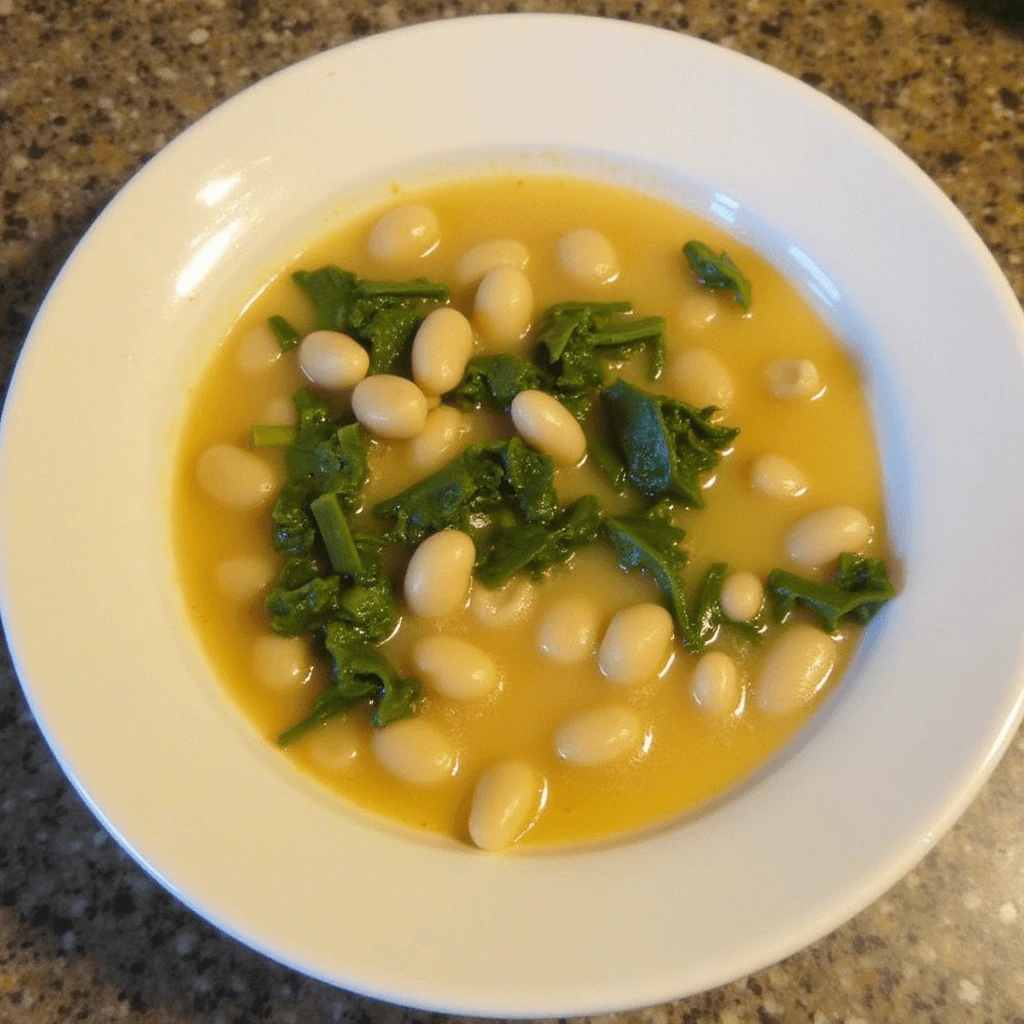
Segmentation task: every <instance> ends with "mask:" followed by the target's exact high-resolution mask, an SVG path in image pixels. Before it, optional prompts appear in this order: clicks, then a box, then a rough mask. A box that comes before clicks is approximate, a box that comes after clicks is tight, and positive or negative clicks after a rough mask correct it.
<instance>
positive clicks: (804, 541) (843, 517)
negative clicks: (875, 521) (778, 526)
mask: <svg viewBox="0 0 1024 1024" xmlns="http://www.w3.org/2000/svg"><path fill="white" fill-rule="evenodd" d="M869 540H871V521H870V520H869V519H868V517H867V516H866V515H864V513H863V512H861V511H860V509H856V508H851V507H850V506H849V505H831V506H829V507H828V508H819V509H818V511H817V512H812V513H811V514H810V515H807V516H804V517H803V519H801V520H800V521H799V522H798V523H797V524H796V526H794V527H793V528H792V529H791V530H790V531H789V533H788V534H787V535H786V554H787V555H789V557H790V558H792V559H793V561H794V562H799V563H800V564H801V565H806V566H809V567H811V568H814V567H817V566H822V565H826V564H828V563H829V562H831V561H832V560H833V559H834V558H838V557H839V556H840V555H841V554H842V553H843V552H844V551H852V552H854V553H859V552H861V551H863V550H864V548H865V547H866V545H867V543H868V541H869Z"/></svg>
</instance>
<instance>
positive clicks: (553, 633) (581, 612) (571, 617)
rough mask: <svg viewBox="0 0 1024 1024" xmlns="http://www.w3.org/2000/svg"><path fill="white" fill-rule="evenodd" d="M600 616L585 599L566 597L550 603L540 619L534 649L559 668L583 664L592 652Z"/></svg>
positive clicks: (595, 608) (593, 605)
mask: <svg viewBox="0 0 1024 1024" xmlns="http://www.w3.org/2000/svg"><path fill="white" fill-rule="evenodd" d="M600 622H601V613H600V611H599V610H598V607H597V605H596V604H594V602H593V601H590V600H588V599H587V598H585V597H567V598H564V599H563V600H561V601H558V602H557V603H556V604H553V605H552V606H551V607H550V608H549V609H548V610H547V612H545V613H544V617H543V618H542V619H541V620H540V627H539V628H538V630H537V646H538V647H539V648H540V649H541V652H542V653H543V654H546V655H547V656H548V657H549V658H550V659H551V660H552V661H557V662H558V663H559V664H561V665H570V664H572V663H574V662H577V661H582V660H583V659H584V658H586V657H587V656H588V655H589V654H590V652H591V651H592V650H593V649H594V644H595V643H596V642H597V630H598V626H599V625H600Z"/></svg>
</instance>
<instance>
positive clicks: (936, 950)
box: [0, 0, 1024, 1024]
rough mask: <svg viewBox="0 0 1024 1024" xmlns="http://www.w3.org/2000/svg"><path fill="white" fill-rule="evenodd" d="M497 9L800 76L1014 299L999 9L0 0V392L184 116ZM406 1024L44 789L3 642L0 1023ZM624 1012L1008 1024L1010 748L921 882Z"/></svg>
mask: <svg viewBox="0 0 1024 1024" xmlns="http://www.w3.org/2000/svg"><path fill="white" fill-rule="evenodd" d="M517 9H525V10H544V9H549V10H566V9H574V10H577V11H578V12H580V13H590V14H601V15H606V16H608V17H615V18H625V19H631V20H637V21H645V22H650V23H651V24H655V25H661V26H664V27H667V28H670V29H673V30H677V31H681V32H688V33H692V34H694V35H698V36H701V37H704V38H706V39H710V40H713V41H715V42H718V43H721V44H722V45H725V46H729V47H733V48H735V49H738V50H742V51H744V52H746V53H749V54H751V55H752V56H754V57H757V58H759V59H761V60H764V61H767V62H769V63H771V64H774V65H775V66H777V67H779V68H781V69H783V70H784V71H787V72H789V73H791V74H794V75H797V76H799V77H801V78H803V80H804V81H806V82H808V83H810V84H811V85H813V86H815V87H816V88H818V89H821V90H822V91H823V92H825V93H827V94H828V95H830V96H832V97H834V98H835V99H837V100H838V101H839V102H841V103H843V104H845V105H846V106H848V107H849V108H850V109H852V110H853V111H854V112H855V113H857V114H859V115H860V116H861V117H863V118H865V119H866V120H868V121H869V122H870V123H872V124H873V125H875V126H876V127H877V128H878V129H879V130H880V131H882V132H884V133H885V134H886V135H887V136H888V137H889V138H890V139H892V140H893V141H894V142H895V143H896V144H897V145H898V146H900V147H901V148H902V149H903V150H904V152H906V153H907V154H908V155H909V156H910V157H911V158H912V159H913V160H915V161H916V162H917V163H918V164H920V165H921V166H922V167H923V168H924V169H925V170H926V171H927V172H928V173H929V174H930V175H931V176H932V177H933V178H934V179H935V180H936V181H937V182H938V184H939V185H940V186H941V187H942V189H944V190H945V192H946V193H947V194H948V195H950V196H951V197H952V198H953V200H954V201H955V202H956V203H957V205H958V206H959V207H960V209H961V210H962V211H963V212H964V214H965V215H966V216H967V218H968V219H969V220H970V221H971V223H972V224H973V225H974V226H975V228H976V229H977V230H978V232H979V233H980V234H981V236H982V238H984V240H985V241H986V243H987V244H988V245H989V247H990V248H991V249H992V251H993V252H994V253H995V255H996V258H997V259H998V260H999V262H1000V264H1001V266H1002V268H1003V270H1004V271H1005V273H1006V274H1007V276H1008V278H1009V279H1010V281H1011V283H1012V284H1013V286H1014V288H1015V289H1016V292H1017V295H1018V297H1019V296H1021V295H1024V105H1022V98H1024V5H1022V4H1021V3H1020V0H1003V2H999V0H991V2H988V3H982V2H976V3H967V2H961V3H957V2H954V0H910V2H882V0H874V2H871V0H788V2H786V0H719V2H715V0H674V2H673V0H635V2H634V0H629V2H623V0H580V3H579V4H578V5H577V6H576V7H575V8H568V7H565V6H562V5H560V4H559V3H557V2H553V3H550V4H545V3H544V2H542V0H526V2H522V3H517V2H515V0H513V2H509V3H504V2H502V3H498V2H494V3H490V2H488V0H451V2H448V0H382V2H375V0H351V3H348V4H346V3H340V2H335V0H295V3H293V4H285V3H271V2H266V0H263V2H261V0H207V2H189V0H163V2H161V0H149V2H146V0H136V2H124V3H122V2H119V0H65V2H58V0H0V201H2V206H3V224H2V225H0V381H2V384H0V388H2V389H3V391H4V392H5V391H6V387H7V380H8V378H9V375H10V369H11V366H12V364H13V361H14V359H15V357H16V356H17V352H18V349H19V347H20V345H21V343H22V340H23V338H24V335H25V332H26V331H27V329H28V325H29V323H30V321H31V319H32V316H33V314H34V312H35V310H36V308H37V306H38V305H39V302H40V301H41V299H42V297H43V294H44V293H45V291H46V288H47V286H48V285H49V283H50V281H51V280H52V278H53V277H54V275H55V274H56V272H57V270H58V268H59V267H60V264H61V263H62V261H63V260H64V259H65V258H66V256H67V255H68V253H69V252H70V250H71V248H72V247H73V245H74V244H75V242H76V241H77V239H78V238H79V237H80V236H81V235H82V233H83V232H84V231H85V229H86V228H87V227H88V225H89V223H90V222H91V221H92V220H93V218H94V217H95V216H96V215H97V213H98V212H99V211H100V210H101V209H102V208H103V206H104V204H105V203H106V202H108V201H109V199H110V198H111V197H112V196H113V195H114V193H115V192H116V191H117V189H118V188H120V186H121V185H123V184H124V183H125V182H126V181H127V180H128V178H129V177H130V176H131V174H132V173H133V172H134V171H136V170H137V169H138V168H139V167H140V166H141V165H142V164H143V163H144V162H145V161H146V160H147V159H148V158H149V157H150V156H152V155H153V154H154V153H155V152H156V151H157V150H159V149H160V148H161V147H162V146H163V145H165V144H166V143H167V141H168V140H169V139H171V138H173V137H174V136H175V135H176V134H178V133H179V132H180V131H182V130H183V129H184V128H185V127H187V126H188V125H189V124H190V123H191V122H193V121H194V120H196V118H198V117H199V116H200V115H202V114H203V113H204V112H205V111H207V110H209V109H210V108H211V107H213V106H215V105H216V104H217V103H219V102H221V101H222V100H224V99H226V98H227V97H229V96H231V95H232V94H234V93H236V92H238V91H239V90H240V89H242V88H244V87H245V86H247V85H249V84H250V83H252V82H254V81H256V80H258V79H260V78H262V77H264V76H265V75H267V74H269V73H271V72H272V71H275V70H277V69H278V68H281V67H283V66H285V65H287V64H289V63H292V62H293V61H296V60H298V59H300V58H302V57H305V56H307V55H308V54H311V53H314V52H316V51H318V50H322V49H325V48H327V47H330V46H334V45H337V44H339V43H343V42H345V41H347V40H349V39H352V38H354V37H356V36H361V35H366V34H369V33H373V32H378V31H381V30H384V29H389V28H393V27H396V26H398V25H401V24H407V23H411V22H415V21H422V20H428V19H432V18H439V17H452V16H457V15H463V14H472V13H479V12H486V11H498V10H517ZM894 784H898V782H895V781H894ZM426 1016H428V1015H425V1014H413V1013H409V1012H407V1011H404V1010H400V1009H397V1008H394V1007H390V1006H386V1005H383V1004H380V1003H375V1002H372V1001H369V1000H366V999H361V998H358V997H354V996H351V995H349V994H347V993H344V992H341V991H338V990H335V989H332V988H329V987H327V986H325V985H322V984H318V983H316V982H312V981H309V980H307V979H305V978H303V977H302V976H300V975H297V974H295V973H293V972H291V971H288V970H285V969H284V968H281V967H278V966H276V965H274V964H272V963H270V962H268V961H266V960H264V959H263V958H262V957H260V956H258V955H256V954H254V953H252V952H250V951H248V950H247V949H245V948H243V947H241V946H239V945H237V944H236V943H234V942H232V941H230V940H229V939H226V938H224V937H223V936H221V935H220V934H219V933H217V932H216V931H215V930H213V929H212V928H210V927H208V926H207V925H206V924H204V923H203V922H202V921H201V920H199V919H198V918H196V917H195V916H193V915H192V914H191V913H190V912H189V911H187V910H185V909H183V908H182V907H181V906H179V905H178V904H177V903H176V902H175V901H174V900H173V899H172V898H171V897H169V896H167V895H166V894H164V893H163V892H162V891H161V890H160V889H158V888H157V887H156V886H155V885H154V884H153V883H152V882H150V881H149V880H148V878H147V877H146V876H145V875H143V874H142V872H140V871H139V870H138V869H137V868H136V867H135V866H134V865H133V864H132V863H131V862H130V861H129V860H128V859H127V858H126V857H125V856H124V855H123V854H122V853H121V852H120V851H119V850H118V849H117V847H116V846H115V844H114V843H113V842H112V841H111V840H109V839H108V837H107V836H106V835H105V833H104V832H103V831H102V829H100V827H99V826H98V824H97V823H96V821H95V820H94V819H93V818H92V816H91V815H90V813H89V812H88V811H87V810H86V808H85V807H84V806H83V804H82V803H81V802H80V801H79V799H78V798H77V797H76V796H75V794H74V793H73V791H72V790H71V789H70V787H69V786H68V784H67V782H66V781H65V780H64V778H63V777H62V775H61V773H60V771H59V769H58V768H57V766H56V764H55V763H54V761H53V758H52V757H51V755H50V753H49V751H48V750H47V748H46V746H45V744H44V743H43V742H42V740H41V738H40V736H39V733H38V731H37V730H36V727H35V725H34V724H33V722H32V719H31V716H30V715H29V713H28V711H27V709H26V707H25V704H24V702H23V699H22V696H21V693H20V690H19V688H18V686H17V683H16V680H15V678H14V674H13V671H12V669H11V665H10V659H9V657H8V656H7V654H6V650H4V652H3V656H2V664H0V1022H3V1024H6V1022H19V1024H57V1022H67V1021H88V1022H92V1021H125V1022H132V1024H135V1022H143V1021H145V1022H148V1024H170V1022H174V1024H184V1022H189V1024H247V1022H255V1021H268V1022H272V1024H297V1022H302V1024H321V1022H323V1024H327V1022H331V1024H339V1022H343V1021H353V1022H355V1024H364V1022H368V1021H389V1022H390V1021H394V1022H396V1024H397V1022H403V1024H404V1022H407V1021H409V1022H411V1021H413V1020H417V1019H425V1018H426ZM620 1019H621V1020H623V1021H626V1020H628V1021H631V1022H633V1024H639V1022H640V1021H644V1022H651V1024H670V1022H671V1024H683V1022H686V1024H696V1022H717V1024H740V1022H747V1021H751V1022H755V1021H756V1022H761V1024H770V1022H774V1021H779V1022H808V1021H809V1022H813V1024H838V1022H845V1024H865V1022H872V1024H881V1022H884V1021H908V1022H920V1024H935V1022H942V1024H945V1022H954V1021H970V1022H979V1024H981V1022H993V1024H1009V1022H1016V1024H1024V739H1022V738H1021V737H1020V736H1018V737H1017V739H1016V740H1015V741H1014V742H1013V744H1012V745H1011V748H1010V751H1009V753H1008V754H1007V756H1006V759H1005V760H1004V761H1003V763H1002V764H1001V765H1000V766H999V768H998V769H997V771H996V773H995V775H994V776H993V778H992V779H991V780H990V781H989V783H988V784H987V785H986V787H985V788H984V790H983V791H982V794H981V795H980V797H979V798H978V799H977V801H976V802H975V803H974V805H973V806H972V807H971V809H970V810H969V811H968V812H967V814H966V815H965V816H964V818H963V819H962V821H961V822H960V823H959V824H958V825H957V826H956V827H955V828H954V829H953V830H952V832H951V833H950V834H949V835H948V836H946V837H945V838H944V839H943V840H942V841H941V842H940V843H939V844H938V846H937V847H936V849H935V850H934V851H933V852H932V853H931V854H930V855H929V856H928V857H927V858H925V860H924V861H923V862H922V864H921V865H920V866H919V867H918V868H917V870H915V871H913V872H912V873H911V874H910V875H909V876H907V878H905V879H904V880H903V881H902V882H900V883H899V884H898V885H897V886H896V887H895V888H894V889H893V890H892V891H891V892H889V893H888V894H887V895H886V896H885V897H884V898H883V899H881V900H879V901H878V902H877V903H876V904H874V905H873V906H871V907H869V908H868V909H867V910H865V911H863V912H862V913H861V914H859V915H858V916H857V917H856V918H855V919H854V920H853V921H851V922H850V923H849V924H847V925H846V926H844V927H842V928H840V929H839V930H838V931H836V932H835V933H834V934H832V935H830V936H828V937H827V938H825V939H822V940H821V941H819V942H817V943H815V944H814V945H813V946H811V947H810V948H809V949H806V950H804V951H803V952H801V953H798V954H797V955H795V956H793V957H791V958H789V959H788V960H786V961H785V962H783V963H781V964H779V965H777V966H776V967H773V968H770V969H769V970H766V971H762V972H761V973H759V974H757V975H755V976H753V977H750V978H747V979H745V980H741V981H737V982H735V983H734V984H731V985H728V986H726V987H725V988H721V989H718V990H716V991H713V992H708V993H705V994H703V995H699V996H696V997H694V998H690V999H685V1000H681V1001H679V1002H676V1003H671V1004H667V1005H665V1006H659V1007H655V1008H652V1009H647V1010H642V1011H636V1012H635V1013H632V1014H624V1015H621V1018H620Z"/></svg>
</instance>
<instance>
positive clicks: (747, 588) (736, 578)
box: [719, 572, 764, 622]
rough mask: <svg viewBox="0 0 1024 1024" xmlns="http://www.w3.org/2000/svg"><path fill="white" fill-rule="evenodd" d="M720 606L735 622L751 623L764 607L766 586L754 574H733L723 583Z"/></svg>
mask: <svg viewBox="0 0 1024 1024" xmlns="http://www.w3.org/2000/svg"><path fill="white" fill-rule="evenodd" d="M719 604H720V605H721V606H722V611H723V612H725V614H726V616H727V617H728V618H730V619H732V621H733V622H749V621H750V620H751V619H753V618H756V617H757V613H758V612H759V611H760V610H761V609H762V608H763V607H764V586H763V585H762V584H761V580H760V579H759V578H758V577H757V576H755V575H754V574H753V573H752V572H731V573H729V575H728V576H726V577H725V579H724V580H723V581H722V593H721V596H720V597H719Z"/></svg>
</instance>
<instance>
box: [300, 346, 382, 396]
mask: <svg viewBox="0 0 1024 1024" xmlns="http://www.w3.org/2000/svg"><path fill="white" fill-rule="evenodd" d="M299 368H300V369H301V370H302V372H303V373H304V374H305V375H306V376H307V377H308V378H309V379H310V380H311V381H312V382H313V383H314V384H316V386H317V387H321V388H326V389H328V390H330V391H342V390H344V389H345V388H351V387H355V385H356V384H358V383H359V382H360V381H361V380H362V379H363V378H364V377H365V376H366V373H367V371H368V370H369V369H370V353H369V352H367V351H366V349H365V348H363V346H362V345H360V344H359V342H358V341H356V340H355V339H354V338H350V337H349V336H348V335H347V334H342V333H341V332H340V331H313V332H312V333H311V334H307V335H306V336H305V337H304V338H303V339H302V342H301V343H300V344H299Z"/></svg>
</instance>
